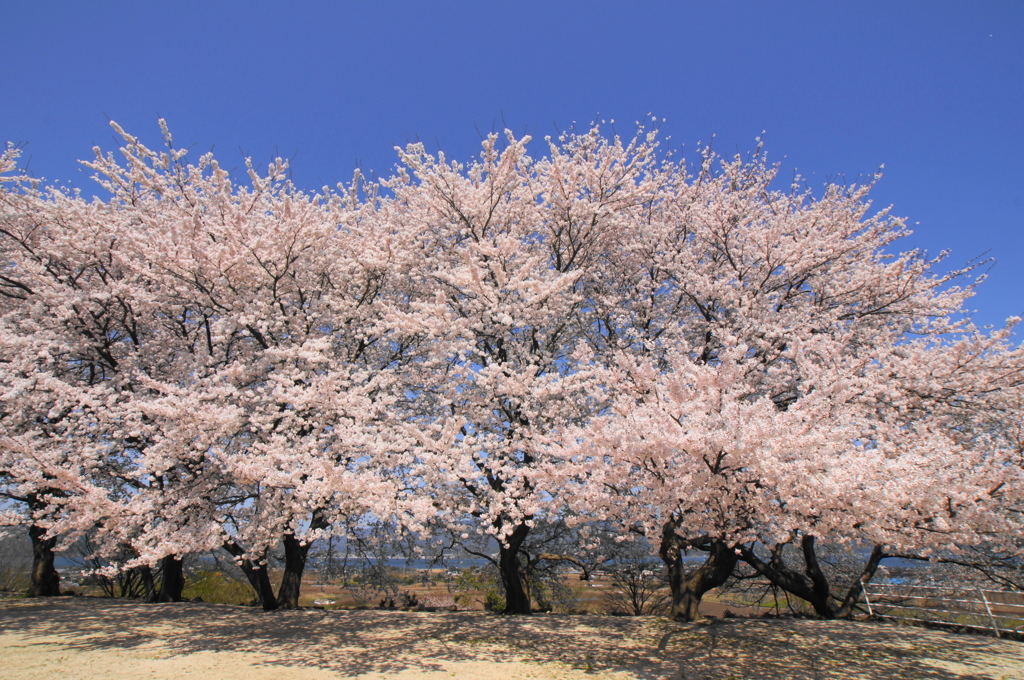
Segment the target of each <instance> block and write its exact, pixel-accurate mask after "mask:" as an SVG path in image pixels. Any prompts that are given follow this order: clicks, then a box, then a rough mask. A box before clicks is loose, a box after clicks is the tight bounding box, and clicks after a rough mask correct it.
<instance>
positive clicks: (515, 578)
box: [498, 524, 532, 615]
mask: <svg viewBox="0 0 1024 680" xmlns="http://www.w3.org/2000/svg"><path fill="white" fill-rule="evenodd" d="M529 533H530V527H528V526H526V525H525V524H520V525H518V526H516V528H515V530H514V531H513V532H512V534H511V535H510V536H509V537H508V538H507V539H506V540H507V543H506V544H501V545H499V546H498V571H499V573H500V574H501V584H502V585H503V586H504V587H505V611H504V612H502V613H504V614H510V615H527V614H530V613H531V611H532V610H531V608H530V594H529V593H528V592H527V591H526V588H525V587H524V586H523V573H522V564H521V563H520V561H519V549H520V548H521V547H522V546H523V542H524V541H525V540H526V536H527V535H528V534H529Z"/></svg>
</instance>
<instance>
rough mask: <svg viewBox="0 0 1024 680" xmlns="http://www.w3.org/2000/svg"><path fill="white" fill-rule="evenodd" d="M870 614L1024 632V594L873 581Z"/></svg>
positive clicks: (867, 594) (868, 591) (867, 593)
mask: <svg viewBox="0 0 1024 680" xmlns="http://www.w3.org/2000/svg"><path fill="white" fill-rule="evenodd" d="M863 598H864V604H865V606H866V608H867V610H868V614H870V615H872V616H878V617H883V618H891V619H897V620H903V621H914V622H920V623H927V624H935V625H943V626H957V627H961V628H972V629H977V630H983V631H990V632H991V633H993V634H994V635H995V636H996V637H1002V635H1003V634H1004V633H1012V634H1014V636H1015V637H1016V636H1017V635H1024V593H1019V592H1012V591H1005V590H982V589H976V588H970V587H959V586H950V585H941V586H936V585H911V584H901V583H889V584H886V583H870V584H868V586H867V587H866V588H865V589H864V595H863Z"/></svg>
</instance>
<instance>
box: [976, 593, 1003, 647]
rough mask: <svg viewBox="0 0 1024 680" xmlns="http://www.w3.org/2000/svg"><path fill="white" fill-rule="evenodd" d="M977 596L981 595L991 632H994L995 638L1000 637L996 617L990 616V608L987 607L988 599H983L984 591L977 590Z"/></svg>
mask: <svg viewBox="0 0 1024 680" xmlns="http://www.w3.org/2000/svg"><path fill="white" fill-rule="evenodd" d="M978 594H979V595H981V601H982V602H984V603H985V611H986V612H988V620H989V623H991V624H992V630H993V631H995V634H996V637H997V638H998V637H1002V636H1001V635H1000V634H999V626H997V625H996V617H994V616H992V608H991V607H989V606H988V598H987V597H985V591H984V590H979V591H978Z"/></svg>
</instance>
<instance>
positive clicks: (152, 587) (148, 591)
mask: <svg viewBox="0 0 1024 680" xmlns="http://www.w3.org/2000/svg"><path fill="white" fill-rule="evenodd" d="M137 568H138V570H139V577H140V578H141V579H142V586H143V588H144V589H145V593H144V594H143V596H142V601H143V602H156V597H157V590H156V582H155V581H154V580H153V569H152V568H150V566H149V565H148V564H143V565H140V566H139V567H137Z"/></svg>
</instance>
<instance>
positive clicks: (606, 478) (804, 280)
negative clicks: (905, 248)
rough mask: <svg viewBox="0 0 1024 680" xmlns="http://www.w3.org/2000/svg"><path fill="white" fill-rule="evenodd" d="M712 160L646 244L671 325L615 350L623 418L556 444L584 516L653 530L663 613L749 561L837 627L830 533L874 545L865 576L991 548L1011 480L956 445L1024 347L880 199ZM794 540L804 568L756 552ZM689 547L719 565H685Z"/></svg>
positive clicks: (995, 464) (690, 615)
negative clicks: (828, 563)
mask: <svg viewBox="0 0 1024 680" xmlns="http://www.w3.org/2000/svg"><path fill="white" fill-rule="evenodd" d="M715 162H716V159H715V157H714V156H713V155H712V154H707V155H706V156H705V158H704V159H703V164H702V167H701V170H700V172H699V173H698V174H697V176H695V177H694V178H693V179H691V180H689V181H680V182H677V183H675V187H676V196H674V197H666V198H665V200H664V203H663V205H662V206H661V207H660V209H659V210H658V211H657V213H656V216H655V219H652V220H651V221H650V224H649V225H648V226H647V227H645V229H643V230H640V231H637V232H635V233H634V238H636V239H637V240H636V241H635V243H636V245H635V246H634V249H635V251H636V252H644V253H646V255H647V257H648V259H649V265H648V271H650V272H654V273H655V274H654V275H652V277H651V283H650V284H649V285H650V288H651V289H652V290H653V291H656V292H655V293H653V294H652V295H651V296H650V299H651V300H652V305H653V307H652V308H656V307H657V306H659V305H661V306H663V307H667V306H671V309H672V310H673V311H672V316H674V318H675V321H674V323H668V324H663V325H662V326H661V327H660V328H659V330H658V334H657V335H656V336H653V335H651V334H650V332H649V331H647V329H646V328H642V329H641V330H643V331H645V332H646V333H647V335H646V337H645V338H644V336H639V337H642V338H643V339H644V341H643V345H644V346H643V351H640V352H635V351H633V352H627V351H623V352H621V353H620V358H619V359H618V365H617V366H613V367H612V368H610V369H608V374H607V377H606V378H605V382H606V384H607V385H609V389H612V386H614V389H615V392H616V396H615V404H614V407H613V408H612V409H611V410H610V412H609V413H607V414H606V415H603V416H602V417H600V418H598V419H595V420H594V421H593V422H591V423H589V424H588V425H587V426H585V427H582V428H577V429H570V430H567V431H566V432H565V433H563V435H562V442H563V446H564V450H563V456H562V459H561V461H559V463H558V464H556V465H554V466H552V468H551V470H552V471H553V474H555V475H556V477H557V478H560V479H562V480H563V481H562V483H563V484H564V485H565V486H566V487H567V488H576V489H577V490H578V492H577V495H578V496H579V500H578V501H577V505H578V507H583V508H586V509H587V510H588V512H590V513H596V514H597V515H598V516H602V517H603V516H612V515H614V516H619V517H621V518H622V519H623V521H624V522H625V523H626V524H627V525H629V526H631V527H632V528H633V529H634V530H635V531H638V532H640V533H643V534H645V535H647V536H660V538H661V555H662V557H663V559H665V561H666V563H667V565H668V567H669V574H670V581H671V584H672V588H673V610H672V616H673V617H675V618H679V619H682V620H693V619H695V618H697V617H698V616H699V613H698V612H697V605H698V604H699V600H700V597H701V595H702V594H703V593H704V592H706V591H707V590H709V589H710V588H712V587H715V586H718V585H721V584H723V583H724V582H725V580H726V579H727V578H728V576H729V575H730V573H731V572H732V570H733V568H734V566H735V564H736V560H737V557H741V558H743V559H744V560H746V561H748V562H749V563H750V564H752V565H753V566H754V567H755V568H756V569H758V571H760V572H761V573H762V574H763V575H765V576H767V577H769V578H771V579H772V580H773V581H774V582H776V583H777V584H778V585H781V586H783V587H786V588H787V589H789V590H790V591H791V592H793V593H794V594H797V595H798V596H800V597H804V598H806V599H808V600H809V601H811V602H812V604H813V605H814V606H815V608H816V610H817V611H818V613H819V614H822V615H825V616H833V615H835V613H836V609H835V607H834V606H833V599H834V598H833V596H832V593H831V591H830V590H829V586H828V584H827V583H825V582H824V581H823V574H822V572H821V570H820V569H819V568H817V564H816V557H815V553H814V542H815V539H816V538H818V537H827V538H828V539H829V540H834V541H864V542H868V543H869V544H874V545H878V546H881V547H879V548H878V550H876V552H875V553H874V554H873V556H872V559H871V560H869V564H868V565H867V569H866V572H865V574H864V576H865V577H867V578H870V573H872V572H873V570H874V567H875V566H877V562H878V560H879V559H881V557H882V556H883V555H884V554H886V551H888V550H894V549H896V547H897V546H901V545H910V544H914V545H916V546H918V547H920V548H927V547H932V548H934V547H935V546H939V545H942V546H944V547H949V546H953V545H955V544H956V543H957V542H958V541H962V542H971V541H976V540H978V538H977V537H978V536H980V535H987V536H992V535H996V534H998V526H999V522H1000V520H999V519H998V518H999V517H1001V515H1000V513H999V512H997V509H996V508H995V507H994V505H995V504H996V501H997V500H998V499H997V496H998V497H1002V496H1005V495H1006V493H1008V490H1009V489H1019V488H1020V483H1019V480H1013V479H1012V477H1013V475H1015V474H1019V468H1018V469H1017V470H1016V471H1015V470H1013V469H1011V468H1010V467H1009V466H1008V465H1007V464H1006V462H1007V458H1006V455H1005V452H1006V449H1005V447H1000V446H999V445H998V444H997V443H996V442H993V441H992V440H991V438H981V439H979V440H977V441H973V442H971V443H970V444H967V443H965V442H963V441H962V440H963V438H964V437H963V434H962V431H963V430H964V426H962V425H959V423H960V422H961V421H959V420H958V418H961V419H962V418H964V417H965V416H967V415H970V414H976V413H985V412H987V411H988V410H989V409H990V408H997V407H996V406H994V404H995V402H996V401H998V399H999V398H1000V395H1003V394H1008V393H1010V392H1011V391H1012V390H1014V389H1015V388H1016V386H1019V384H1020V380H1021V377H1022V373H1021V366H1022V364H1021V350H1020V348H1015V347H1013V346H1012V345H1011V344H1009V342H1008V340H1007V333H1008V331H1001V332H999V333H996V334H994V335H991V336H985V335H983V334H980V333H978V332H977V331H976V330H974V329H973V328H972V327H971V326H970V325H969V323H968V322H967V321H966V320H964V317H963V314H964V311H965V310H964V302H965V300H966V299H967V298H968V297H969V295H970V294H971V288H970V287H967V288H957V287H955V286H953V285H952V284H953V283H954V280H955V279H956V278H957V277H960V276H963V275H965V274H966V273H967V272H966V271H959V272H953V273H952V274H949V275H942V276H939V275H935V274H933V273H932V272H933V269H934V267H935V265H936V264H937V263H938V260H928V259H927V258H925V257H924V256H923V255H922V254H920V253H916V252H910V253H904V254H901V255H896V256H892V255H888V254H887V253H888V249H889V247H890V246H891V245H892V244H894V242H895V241H896V240H897V239H898V238H899V237H900V236H901V235H902V234H903V227H902V222H901V221H900V220H897V219H894V218H890V217H889V216H888V215H887V213H886V212H885V211H882V212H880V213H877V214H875V215H871V216H869V215H868V212H869V208H870V204H869V203H868V202H867V200H866V197H867V192H868V191H869V189H870V186H865V187H852V188H847V187H837V186H830V187H828V188H827V189H826V191H825V193H824V195H822V196H821V197H820V198H815V197H813V196H812V195H811V194H810V193H809V192H808V191H806V190H804V189H801V188H800V187H799V186H798V185H797V186H794V187H793V189H792V190H791V191H789V192H780V191H776V190H773V189H772V188H771V186H770V185H771V182H772V181H773V179H774V169H773V168H771V167H768V166H767V165H766V164H765V163H764V160H763V157H762V156H761V155H760V154H757V155H755V157H754V158H753V159H752V160H751V161H749V162H744V161H742V160H740V159H736V160H735V161H731V162H723V163H722V164H721V166H720V168H719V169H717V170H716V169H715V168H714V163H715ZM915 338H919V339H915ZM951 357H956V359H951ZM951 362H952V363H951ZM922 376H927V378H926V380H925V382H924V383H923V384H922V382H921V380H922ZM943 405H944V406H943ZM940 406H942V408H941V409H939V407H940ZM1001 412H1002V413H1003V414H1006V410H1005V409H1003V410H1002V411H1001ZM1010 417H1016V418H1019V413H1017V414H1010ZM910 471H913V472H914V476H913V477H908V472H910ZM911 480H913V481H911ZM997 490H998V491H997ZM793 540H796V541H798V542H799V543H800V544H801V545H802V549H803V554H804V556H805V558H806V560H805V569H804V571H803V572H802V573H801V572H798V571H794V570H785V571H784V570H781V569H773V568H772V566H771V564H769V563H768V562H765V561H764V560H760V559H759V558H758V557H757V555H756V554H755V552H754V550H753V546H754V544H755V543H756V544H760V545H764V546H767V547H768V548H769V549H771V548H772V547H774V546H779V545H784V544H788V543H790V542H791V541H793ZM690 547H695V548H699V549H703V550H706V551H707V552H708V555H709V557H708V559H707V560H706V561H705V562H704V563H703V564H702V565H701V566H700V567H698V568H696V569H694V570H692V571H691V572H690V573H686V571H685V569H684V563H683V559H682V557H683V550H685V549H686V548H690ZM857 594H859V590H857V591H856V592H852V594H851V597H853V598H854V599H855V596H856V595H857ZM849 599H850V598H847V606H849Z"/></svg>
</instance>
